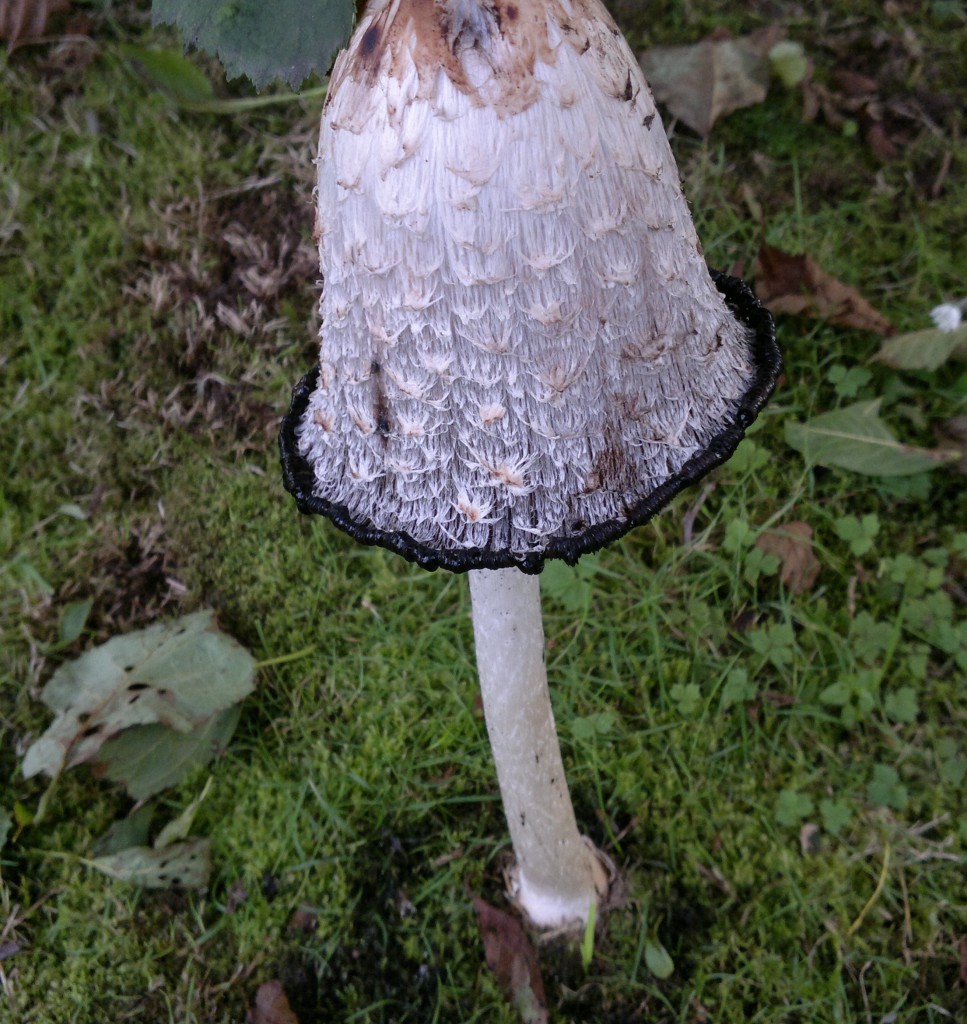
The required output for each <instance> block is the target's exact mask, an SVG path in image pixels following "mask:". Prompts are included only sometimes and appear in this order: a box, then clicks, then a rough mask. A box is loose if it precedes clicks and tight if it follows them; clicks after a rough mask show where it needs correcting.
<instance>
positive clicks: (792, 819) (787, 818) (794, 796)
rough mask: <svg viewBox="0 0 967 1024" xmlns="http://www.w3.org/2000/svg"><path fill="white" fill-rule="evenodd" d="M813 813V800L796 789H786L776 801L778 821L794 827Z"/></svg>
mask: <svg viewBox="0 0 967 1024" xmlns="http://www.w3.org/2000/svg"><path fill="white" fill-rule="evenodd" d="M812 812H813V801H812V798H811V797H809V796H807V795H806V794H805V793H797V792H796V791H795V790H794V789H784V790H782V792H781V793H780V794H779V796H778V798H777V799H776V821H778V822H779V824H780V825H787V826H789V827H794V826H796V825H798V824H799V823H800V822H801V821H803V820H805V819H806V818H807V817H809V815H810V814H812Z"/></svg>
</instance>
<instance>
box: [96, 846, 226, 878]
mask: <svg viewBox="0 0 967 1024" xmlns="http://www.w3.org/2000/svg"><path fill="white" fill-rule="evenodd" d="M86 863H88V864H90V866H91V867H93V868H97V870H98V871H102V872H103V873H104V874H105V875H110V876H111V878H117V879H119V880H120V881H122V882H134V883H136V884H137V885H143V886H144V887H145V888H146V889H169V888H171V887H172V886H176V885H177V886H184V887H185V888H186V889H201V888H203V887H204V886H205V885H207V884H208V876H209V875H210V874H211V869H212V865H211V842H210V840H208V839H193V840H192V841H191V842H187V843H176V844H174V845H173V846H165V847H163V848H162V849H160V850H156V849H154V848H153V847H150V846H131V847H129V848H128V849H126V850H119V851H118V852H117V853H113V854H109V855H108V856H105V857H95V858H94V859H93V860H90V861H87V862H86Z"/></svg>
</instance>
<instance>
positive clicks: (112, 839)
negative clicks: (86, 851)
mask: <svg viewBox="0 0 967 1024" xmlns="http://www.w3.org/2000/svg"><path fill="white" fill-rule="evenodd" d="M153 817H154V805H153V804H144V805H143V806H142V807H139V808H138V809H137V810H136V811H134V812H133V813H132V814H129V815H128V816H127V817H126V818H121V819H120V820H119V821H115V822H114V823H113V824H112V825H111V827H110V828H109V829H108V830H107V831H106V832H105V833H104V835H102V836H99V837H98V838H97V839H95V840H94V845H93V846H92V847H91V852H92V853H93V854H94V856H95V857H109V856H113V855H114V854H116V853H120V852H121V851H122V850H127V849H128V848H130V847H132V846H146V845H147V843H148V832H149V831H150V829H151V819H152V818H153Z"/></svg>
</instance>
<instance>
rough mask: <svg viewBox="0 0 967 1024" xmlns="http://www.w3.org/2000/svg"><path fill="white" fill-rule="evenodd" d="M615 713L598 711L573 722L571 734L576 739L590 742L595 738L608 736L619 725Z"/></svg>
mask: <svg viewBox="0 0 967 1024" xmlns="http://www.w3.org/2000/svg"><path fill="white" fill-rule="evenodd" d="M617 720H618V719H617V716H616V715H615V713H614V712H613V711H598V712H595V713H594V714H592V715H585V716H584V717H583V718H574V719H572V720H571V733H572V734H573V735H574V738H575V739H579V740H590V739H592V738H593V737H595V736H607V735H608V734H609V733H610V732H611V731H612V730H613V729H614V727H615V725H616V724H617Z"/></svg>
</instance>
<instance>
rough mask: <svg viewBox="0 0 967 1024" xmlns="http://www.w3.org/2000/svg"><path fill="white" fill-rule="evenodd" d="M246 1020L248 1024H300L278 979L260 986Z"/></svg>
mask: <svg viewBox="0 0 967 1024" xmlns="http://www.w3.org/2000/svg"><path fill="white" fill-rule="evenodd" d="M246 1019H247V1020H248V1024H299V1018H298V1017H297V1016H296V1015H295V1013H293V1011H292V1007H291V1006H289V999H288V997H287V996H286V994H285V989H283V988H282V982H281V981H277V980H276V979H273V980H272V981H267V982H265V983H264V984H262V985H259V990H258V992H256V993H255V1005H254V1006H253V1007H251V1008H250V1009H249V1011H248V1015H247V1018H246Z"/></svg>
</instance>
